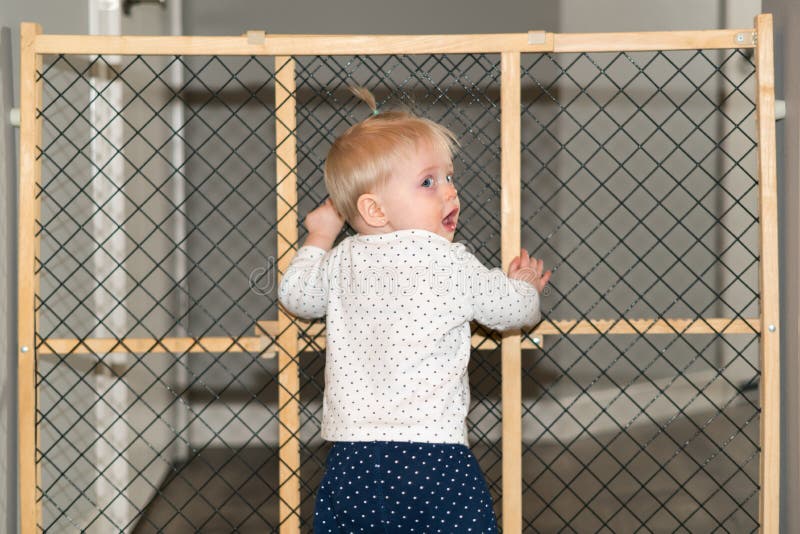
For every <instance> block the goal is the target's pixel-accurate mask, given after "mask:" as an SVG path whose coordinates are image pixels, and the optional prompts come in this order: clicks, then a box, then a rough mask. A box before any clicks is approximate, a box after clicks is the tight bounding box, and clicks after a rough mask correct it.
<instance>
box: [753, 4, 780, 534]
mask: <svg viewBox="0 0 800 534" xmlns="http://www.w3.org/2000/svg"><path fill="white" fill-rule="evenodd" d="M756 29H757V31H758V46H757V47H756V80H757V89H758V94H757V95H756V121H757V126H758V181H759V200H760V206H759V213H760V216H759V223H760V227H761V253H760V255H759V258H760V267H761V272H760V293H761V319H762V324H761V333H762V335H761V379H760V384H759V391H760V395H761V418H760V419H761V458H760V470H759V473H760V485H761V494H760V495H759V517H760V523H761V532H765V533H777V532H778V527H779V522H780V521H779V519H780V518H779V507H778V505H779V501H780V328H779V325H780V321H779V319H780V318H779V300H778V295H779V294H778V198H777V166H776V162H775V80H774V73H773V50H772V48H773V44H772V15H758V16H757V17H756ZM770 327H772V328H770Z"/></svg>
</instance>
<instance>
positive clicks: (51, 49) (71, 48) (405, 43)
mask: <svg viewBox="0 0 800 534" xmlns="http://www.w3.org/2000/svg"><path fill="white" fill-rule="evenodd" d="M753 33H754V29H753V28H748V29H740V30H735V29H733V30H698V31H680V32H627V33H575V34H554V33H549V32H545V33H544V42H542V43H534V44H531V43H530V42H529V40H528V33H506V34H471V35H270V34H267V35H266V38H265V39H263V40H254V39H252V35H253V33H252V32H248V33H246V34H244V35H241V36H230V37H203V36H144V35H141V36H140V35H136V36H133V35H122V36H99V35H41V36H39V37H38V38H37V40H36V51H37V52H38V53H40V54H130V55H135V54H144V55H163V54H170V55H172V54H180V55H353V54H466V53H473V54H477V53H485V54H490V53H502V52H520V53H525V52H603V51H608V52H614V51H623V50H628V51H636V50H685V49H690V50H691V49H699V48H704V49H716V48H722V49H726V48H753V46H754V44H753V40H752V35H753ZM740 36H741V37H740ZM248 37H250V38H248ZM739 38H743V41H739V40H738V39H739Z"/></svg>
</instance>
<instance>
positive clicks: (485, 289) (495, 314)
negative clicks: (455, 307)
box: [462, 253, 541, 331]
mask: <svg viewBox="0 0 800 534" xmlns="http://www.w3.org/2000/svg"><path fill="white" fill-rule="evenodd" d="M463 257H464V261H463V263H462V265H463V267H464V270H465V272H464V273H463V275H464V276H466V280H467V282H468V290H469V293H470V298H471V303H472V312H473V317H472V318H473V319H474V320H475V321H477V322H479V323H480V324H482V325H484V326H486V327H487V328H491V329H493V330H499V331H503V330H510V329H513V328H523V327H528V326H533V325H535V324H536V323H538V322H539V321H540V320H541V308H540V300H539V292H538V291H537V290H536V288H535V287H533V286H532V285H531V284H529V283H527V282H525V281H523V280H517V279H514V278H509V277H508V276H507V275H506V274H505V273H504V272H503V271H502V270H501V269H499V268H494V269H488V268H487V267H486V266H484V265H483V264H482V263H481V262H480V260H478V258H476V257H475V256H474V255H472V254H470V253H465V254H464V256H463Z"/></svg>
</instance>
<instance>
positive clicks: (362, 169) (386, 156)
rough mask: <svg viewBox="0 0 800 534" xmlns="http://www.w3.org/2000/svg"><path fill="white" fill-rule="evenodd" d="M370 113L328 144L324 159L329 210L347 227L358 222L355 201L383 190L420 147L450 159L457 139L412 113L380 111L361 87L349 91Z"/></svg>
mask: <svg viewBox="0 0 800 534" xmlns="http://www.w3.org/2000/svg"><path fill="white" fill-rule="evenodd" d="M351 91H352V92H353V93H354V94H355V95H356V96H357V97H358V98H360V99H361V100H363V101H364V102H365V103H366V104H367V105H368V106H369V107H370V109H371V110H372V112H373V114H372V115H371V116H370V117H369V118H367V119H365V120H363V121H361V122H359V123H357V124H355V125H353V126H351V127H350V128H348V129H347V131H345V132H344V133H343V134H342V135H340V136H339V137H338V138H337V139H336V140H335V141H334V142H333V145H331V148H330V150H329V151H328V157H327V159H326V160H325V187H326V188H327V189H328V195H330V197H331V201H332V202H333V206H334V207H335V208H336V210H337V211H338V212H339V213H340V214H341V215H342V217H344V218H345V220H347V221H348V222H349V223H351V224H352V223H353V222H354V221H356V220H357V219H358V216H359V213H358V206H357V202H358V197H359V196H361V195H363V194H364V193H370V192H374V191H375V190H377V189H379V188H381V187H383V185H384V184H385V183H386V181H387V180H388V179H389V178H390V177H391V175H392V173H393V172H394V171H395V169H397V168H398V166H399V165H401V164H402V162H403V161H405V160H407V159H408V158H409V157H410V156H411V155H412V154H413V153H414V152H415V151H416V150H417V149H418V146H419V145H420V143H430V146H432V147H433V148H434V149H435V150H441V151H442V152H444V153H446V154H448V156H449V157H451V158H452V157H453V154H454V152H455V149H456V147H457V146H458V140H457V139H456V137H455V134H453V132H451V131H450V130H448V129H447V128H445V127H444V126H442V125H440V124H436V123H435V122H433V121H431V120H428V119H425V118H422V117H417V116H416V115H414V114H413V113H411V112H408V111H401V110H392V111H381V112H380V113H378V108H377V106H376V105H375V97H374V96H373V95H372V93H371V92H370V91H369V90H367V89H365V88H363V87H351Z"/></svg>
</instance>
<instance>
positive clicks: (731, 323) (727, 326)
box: [533, 317, 761, 335]
mask: <svg viewBox="0 0 800 534" xmlns="http://www.w3.org/2000/svg"><path fill="white" fill-rule="evenodd" d="M760 323H761V319H760V318H757V319H725V318H712V317H709V318H704V319H594V320H580V321H579V320H564V321H543V322H542V323H540V324H539V325H538V326H537V327H536V328H535V329H534V330H533V333H534V334H539V335H562V334H563V335H578V334H755V333H758V332H759V331H760V330H761V326H760Z"/></svg>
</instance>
